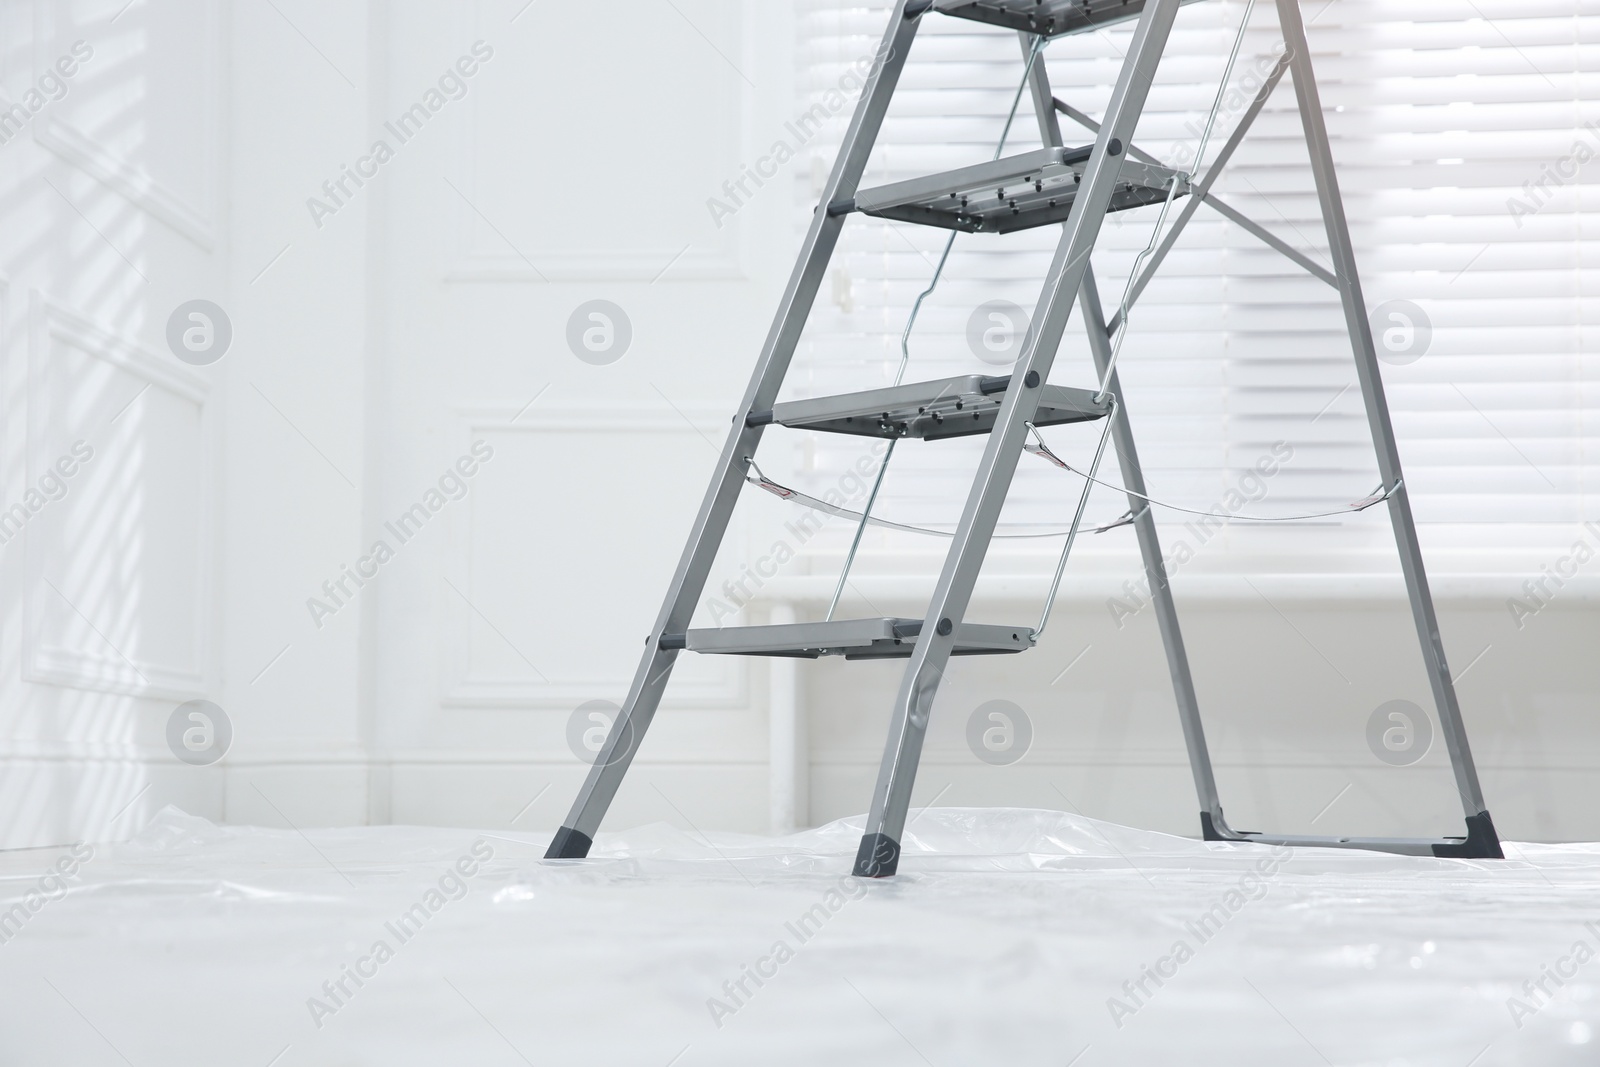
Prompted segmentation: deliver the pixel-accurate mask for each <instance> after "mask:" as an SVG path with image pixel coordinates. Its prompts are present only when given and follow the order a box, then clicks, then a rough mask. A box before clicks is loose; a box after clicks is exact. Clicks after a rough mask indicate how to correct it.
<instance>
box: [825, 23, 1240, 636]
mask: <svg viewBox="0 0 1600 1067" xmlns="http://www.w3.org/2000/svg"><path fill="white" fill-rule="evenodd" d="M1250 2H1251V3H1255V0H1250ZM1044 46H1045V39H1044V38H1043V37H1035V38H1034V39H1033V49H1032V51H1030V52H1029V53H1028V62H1027V64H1026V65H1024V67H1023V69H1022V81H1021V82H1020V83H1019V84H1018V85H1017V93H1016V95H1015V96H1013V97H1012V98H1011V110H1010V111H1009V112H1007V114H1006V124H1005V126H1003V127H1002V128H1001V130H1000V141H999V143H997V144H996V145H995V146H994V155H993V156H992V157H991V158H993V159H999V158H1000V153H1002V152H1004V151H1005V148H1006V138H1007V137H1009V136H1010V135H1011V124H1012V123H1013V122H1015V121H1016V118H1017V108H1018V106H1019V105H1021V103H1022V94H1023V91H1024V90H1026V89H1027V87H1028V79H1029V77H1031V76H1032V74H1033V65H1034V63H1036V62H1037V61H1038V59H1039V53H1041V52H1043V51H1044ZM957 232H959V231H955V230H952V231H951V232H950V237H949V239H948V240H946V241H945V243H944V251H943V252H942V253H940V255H939V263H938V265H937V266H935V267H934V268H933V277H932V278H930V279H929V280H928V287H927V288H926V289H924V290H922V292H920V293H918V294H917V298H916V300H914V301H912V304H911V311H910V313H909V314H908V315H907V316H906V325H905V329H903V330H901V331H900V366H899V368H898V369H897V370H896V371H895V375H894V384H895V385H899V384H900V383H901V381H902V380H903V379H904V378H905V376H906V366H907V365H908V364H909V363H910V362H911V328H912V327H913V326H915V325H916V324H917V316H918V315H919V314H921V312H922V302H923V301H924V300H926V299H927V298H928V296H929V295H930V294H931V293H932V292H933V291H934V290H935V289H937V288H938V287H939V279H940V278H942V277H943V276H944V265H945V264H946V263H947V262H949V260H950V249H951V248H953V247H955V243H956V233H957ZM898 443H899V440H898V439H897V438H896V439H891V440H890V442H889V447H888V448H887V449H886V450H885V451H884V453H883V462H882V463H880V464H878V474H877V476H876V477H875V478H873V480H872V492H870V493H868V494H867V505H866V507H865V508H863V509H862V510H861V521H860V522H858V523H857V524H856V532H855V536H854V537H853V538H852V539H851V541H850V551H849V553H848V554H846V556H845V557H844V567H843V568H841V569H840V571H839V583H838V584H837V585H835V586H834V587H833V599H832V600H830V601H829V602H828V614H827V615H826V616H825V618H826V619H827V620H828V621H830V622H831V621H832V620H833V613H834V612H835V611H838V610H839V598H840V597H842V596H844V587H845V584H846V583H847V582H848V581H849V580H850V568H851V567H852V566H853V565H854V564H855V561H856V553H857V552H859V551H860V550H861V538H862V537H863V536H864V535H865V534H866V532H867V522H868V520H869V519H870V518H871V516H872V506H873V505H874V504H876V503H877V501H878V490H880V489H882V488H883V478H884V475H886V474H888V473H889V461H890V460H891V459H893V458H894V446H895V445H897V444H898Z"/></svg>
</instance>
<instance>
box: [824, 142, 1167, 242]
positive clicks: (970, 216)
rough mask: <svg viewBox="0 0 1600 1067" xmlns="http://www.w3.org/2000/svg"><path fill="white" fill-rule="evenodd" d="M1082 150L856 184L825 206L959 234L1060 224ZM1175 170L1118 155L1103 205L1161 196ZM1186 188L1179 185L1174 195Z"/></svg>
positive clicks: (1120, 207)
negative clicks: (850, 194)
mask: <svg viewBox="0 0 1600 1067" xmlns="http://www.w3.org/2000/svg"><path fill="white" fill-rule="evenodd" d="M1089 152H1090V149H1089V148H1041V149H1038V150H1036V151H1032V152H1024V153H1022V154H1021V155H1015V156H1006V157H1005V158H1004V159H996V160H993V161H991V162H988V163H976V164H974V165H972V166H970V167H962V168H960V169H959V170H952V171H946V172H944V173H943V174H930V175H928V176H927V177H923V178H912V179H911V180H909V181H903V182H895V183H893V184H892V185H880V186H878V187H877V188H875V189H863V190H861V191H859V192H857V193H856V195H855V199H854V200H853V201H847V202H841V203H838V204H834V205H830V206H829V211H830V212H832V213H834V214H842V213H845V212H848V211H860V212H862V213H863V214H867V215H874V216H877V217H878V218H883V219H895V220H897V221H900V222H916V223H921V224H922V225H924V226H939V227H942V228H944V229H947V230H960V231H962V232H964V233H1012V232H1014V231H1016V230H1027V229H1032V228H1033V227H1035V226H1048V225H1050V224H1052V223H1058V222H1065V221H1066V220H1067V216H1068V215H1069V214H1070V213H1071V212H1072V202H1073V201H1074V200H1075V199H1076V198H1077V195H1078V182H1079V181H1080V180H1081V179H1082V177H1083V172H1084V169H1085V167H1086V166H1087V164H1088V162H1089ZM1176 174H1177V172H1176V171H1173V170H1170V169H1169V168H1167V167H1157V166H1153V165H1151V164H1148V163H1140V162H1139V161H1138V160H1134V159H1128V158H1127V157H1126V156H1124V157H1123V158H1122V170H1121V171H1120V173H1119V175H1118V181H1117V189H1116V192H1115V193H1113V194H1112V197H1111V206H1110V207H1109V208H1107V209H1106V210H1107V211H1108V212H1110V211H1126V210H1128V209H1129V208H1136V207H1143V206H1144V205H1146V204H1159V203H1161V202H1162V201H1163V200H1165V199H1166V198H1167V184H1168V183H1169V182H1170V181H1171V180H1172V179H1173V177H1174V176H1175V175H1176ZM1188 191H1189V187H1188V185H1187V184H1180V185H1179V186H1178V195H1180V196H1182V195H1183V194H1185V193H1187V192H1188Z"/></svg>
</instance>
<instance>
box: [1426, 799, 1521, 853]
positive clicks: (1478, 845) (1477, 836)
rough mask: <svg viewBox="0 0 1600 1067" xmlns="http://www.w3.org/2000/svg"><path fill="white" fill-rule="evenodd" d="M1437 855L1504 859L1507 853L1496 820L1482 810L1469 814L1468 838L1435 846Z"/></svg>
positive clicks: (1434, 849) (1434, 850)
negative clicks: (1497, 831)
mask: <svg viewBox="0 0 1600 1067" xmlns="http://www.w3.org/2000/svg"><path fill="white" fill-rule="evenodd" d="M1433 854H1434V855H1435V856H1444V857H1447V858H1449V859H1460V860H1503V859H1505V858H1506V854H1505V853H1504V852H1503V851H1501V849H1500V835H1499V834H1497V833H1495V832H1494V820H1492V819H1490V818H1489V813H1488V812H1486V811H1480V812H1478V814H1476V815H1469V816H1467V839H1466V840H1465V841H1452V842H1450V843H1448V844H1438V845H1434V846H1433Z"/></svg>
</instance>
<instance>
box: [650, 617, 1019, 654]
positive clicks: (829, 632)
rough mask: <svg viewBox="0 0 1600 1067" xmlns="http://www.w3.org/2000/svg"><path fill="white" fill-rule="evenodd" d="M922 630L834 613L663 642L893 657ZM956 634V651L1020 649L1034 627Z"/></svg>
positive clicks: (714, 649)
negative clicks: (828, 616)
mask: <svg viewBox="0 0 1600 1067" xmlns="http://www.w3.org/2000/svg"><path fill="white" fill-rule="evenodd" d="M921 632H922V620H921V619H836V620H834V621H832V622H796V623H785V624H782V625H778V626H722V627H715V628H708V629H703V630H690V631H689V632H688V633H686V634H683V635H682V636H681V637H680V638H679V640H680V641H682V644H678V642H677V641H674V640H672V638H671V637H664V638H663V639H662V645H663V647H673V646H676V647H680V648H687V649H688V650H689V651H691V652H702V653H707V654H711V655H724V656H791V657H796V658H800V659H816V658H817V657H819V656H843V657H844V658H845V659H894V658H897V657H905V656H909V655H911V650H912V649H913V648H914V647H915V646H916V643H917V635H918V634H920V633H921ZM955 638H956V647H955V651H954V652H953V653H952V654H953V655H957V656H984V655H996V654H999V653H1006V652H1022V651H1024V650H1025V649H1029V648H1032V647H1033V630H1032V628H1031V627H1027V626H995V625H991V624H988V623H977V622H964V623H961V624H960V625H958V626H956V627H955Z"/></svg>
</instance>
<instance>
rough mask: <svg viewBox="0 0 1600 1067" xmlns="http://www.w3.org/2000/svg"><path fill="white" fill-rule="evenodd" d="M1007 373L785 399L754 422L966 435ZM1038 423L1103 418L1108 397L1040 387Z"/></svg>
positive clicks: (874, 433) (866, 433)
mask: <svg viewBox="0 0 1600 1067" xmlns="http://www.w3.org/2000/svg"><path fill="white" fill-rule="evenodd" d="M1010 383H1011V376H1010V375H1009V374H1002V375H998V376H989V375H983V374H965V375H961V376H959V377H955V378H941V379H939V380H937V381H932V382H915V383H913V384H911V385H896V386H890V387H888V388H885V389H867V390H865V391H863V392H859V393H844V394H842V395H840V396H822V397H816V398H814V399H811V400H789V401H785V402H784V403H782V404H777V405H775V406H774V407H773V409H772V411H771V413H770V415H768V414H762V415H756V416H752V417H751V419H750V421H751V423H752V424H756V423H766V422H776V423H778V424H779V425H781V426H788V427H790V428H792V429H796V430H821V431H824V432H827V433H845V434H854V435H856V436H859V437H888V438H895V437H920V438H922V439H924V440H927V441H937V440H939V439H941V438H947V437H967V436H970V435H972V434H979V433H988V432H990V431H991V430H992V429H994V421H995V415H996V413H997V412H999V410H1000V405H1001V403H1002V402H1003V401H1004V400H1005V391H1006V387H1007V386H1008V385H1010ZM1039 392H1040V395H1039V412H1038V414H1037V415H1036V416H1035V417H1034V420H1033V422H1034V425H1036V426H1058V425H1061V424H1063V423H1069V422H1092V421H1094V420H1095V419H1103V418H1105V416H1106V415H1107V414H1108V413H1109V412H1110V410H1111V402H1110V400H1109V399H1106V400H1102V401H1100V402H1099V403H1096V402H1095V399H1094V390H1092V389H1075V388H1073V387H1071V386H1066V385H1046V386H1044V387H1043V388H1042V389H1040V391H1039Z"/></svg>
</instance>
